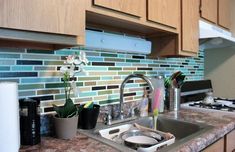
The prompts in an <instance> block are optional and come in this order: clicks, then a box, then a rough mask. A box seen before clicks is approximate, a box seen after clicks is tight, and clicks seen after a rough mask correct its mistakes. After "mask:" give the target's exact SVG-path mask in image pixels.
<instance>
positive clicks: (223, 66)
mask: <svg viewBox="0 0 235 152" xmlns="http://www.w3.org/2000/svg"><path fill="white" fill-rule="evenodd" d="M205 78H206V79H211V80H212V85H213V89H214V96H218V97H225V98H235V47H233V48H223V49H212V50H205Z"/></svg>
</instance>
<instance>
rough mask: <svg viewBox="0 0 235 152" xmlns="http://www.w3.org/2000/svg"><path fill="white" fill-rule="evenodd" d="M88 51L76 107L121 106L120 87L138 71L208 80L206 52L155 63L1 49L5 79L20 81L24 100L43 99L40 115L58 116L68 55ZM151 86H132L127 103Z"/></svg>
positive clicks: (121, 56)
mask: <svg viewBox="0 0 235 152" xmlns="http://www.w3.org/2000/svg"><path fill="white" fill-rule="evenodd" d="M80 50H84V51H85V52H86V53H87V57H88V60H89V61H90V63H89V65H88V66H85V67H84V69H85V73H79V74H77V75H76V81H77V86H78V87H79V91H80V93H79V96H78V97H74V98H73V99H74V102H75V103H78V104H79V103H84V102H87V101H94V102H97V103H99V104H101V105H107V104H113V103H117V102H118V99H119V85H120V84H121V82H122V80H123V79H124V78H125V77H126V76H127V75H129V74H133V73H139V74H145V75H147V76H150V77H154V76H157V75H164V76H170V75H171V74H172V73H173V72H175V71H177V70H181V71H182V72H183V73H184V74H185V75H186V76H187V80H200V79H203V78H204V52H203V51H200V52H199V56H198V57H196V58H159V59H150V58H148V57H147V56H146V55H140V54H126V53H111V52H104V51H100V50H88V49H85V48H71V49H63V50H57V51H44V50H29V49H8V48H0V81H14V82H18V83H19V97H20V98H25V97H39V98H40V99H41V113H42V114H49V113H52V112H53V108H52V103H55V104H58V105H60V104H63V103H64V89H63V83H62V80H61V76H62V74H61V73H60V71H59V69H60V67H61V66H62V65H63V63H64V60H65V58H66V56H68V55H69V54H75V52H77V51H80ZM144 86H146V84H145V83H144V82H143V81H142V80H140V79H133V80H131V81H129V82H128V85H127V87H126V89H125V95H124V96H125V101H126V102H128V101H138V100H141V98H142V96H143V87H144Z"/></svg>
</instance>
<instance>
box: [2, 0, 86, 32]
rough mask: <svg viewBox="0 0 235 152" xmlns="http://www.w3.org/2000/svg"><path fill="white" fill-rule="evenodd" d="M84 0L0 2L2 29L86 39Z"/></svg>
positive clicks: (15, 0)
mask: <svg viewBox="0 0 235 152" xmlns="http://www.w3.org/2000/svg"><path fill="white" fill-rule="evenodd" d="M84 7H85V4H84V2H83V0H0V27H4V28H10V29H19V30H26V31H36V32H45V33H56V34H65V35H74V36H77V35H84V30H85V8H84Z"/></svg>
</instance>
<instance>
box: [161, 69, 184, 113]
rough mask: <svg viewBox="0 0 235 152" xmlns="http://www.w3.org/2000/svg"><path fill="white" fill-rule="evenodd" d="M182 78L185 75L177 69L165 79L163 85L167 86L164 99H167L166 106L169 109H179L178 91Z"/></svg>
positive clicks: (179, 91)
mask: <svg viewBox="0 0 235 152" xmlns="http://www.w3.org/2000/svg"><path fill="white" fill-rule="evenodd" d="M184 79H185V75H184V74H183V73H182V72H181V71H177V72H175V73H173V74H172V75H171V76H170V77H169V78H167V79H165V87H166V88H167V95H166V97H167V98H166V99H167V101H168V105H167V107H168V109H169V110H170V111H178V110H179V109H180V93H181V87H182V85H183V84H184Z"/></svg>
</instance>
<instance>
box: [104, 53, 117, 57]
mask: <svg viewBox="0 0 235 152" xmlns="http://www.w3.org/2000/svg"><path fill="white" fill-rule="evenodd" d="M101 56H105V57H117V54H110V53H101Z"/></svg>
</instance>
